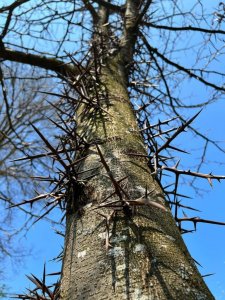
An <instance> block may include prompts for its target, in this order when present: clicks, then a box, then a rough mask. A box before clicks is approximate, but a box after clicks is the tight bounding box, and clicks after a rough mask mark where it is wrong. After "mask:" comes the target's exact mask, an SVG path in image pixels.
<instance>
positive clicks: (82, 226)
mask: <svg viewBox="0 0 225 300" xmlns="http://www.w3.org/2000/svg"><path fill="white" fill-rule="evenodd" d="M101 82H102V86H103V87H104V89H105V91H107V97H106V98H105V99H104V100H101V107H102V108H103V110H101V109H99V110H94V108H93V109H89V111H88V112H87V110H85V106H84V105H82V108H81V107H80V109H78V112H77V114H78V116H77V118H78V129H77V130H78V132H79V134H83V136H84V137H85V139H86V140H87V141H88V142H89V148H88V150H87V153H85V155H87V154H88V156H87V158H86V159H85V160H83V161H82V164H81V165H80V167H79V172H80V174H81V175H80V177H79V179H82V178H83V180H85V177H90V176H91V175H94V174H96V173H97V175H96V176H94V177H90V179H89V180H88V181H87V183H86V184H85V185H84V187H83V191H82V193H80V195H79V196H76V195H75V198H76V199H75V201H76V203H73V204H72V206H74V207H76V208H77V207H78V206H79V207H78V209H76V210H74V209H71V207H70V209H68V213H67V221H66V239H65V250H64V258H63V272H62V279H61V293H60V295H61V296H60V297H61V299H63V300H67V299H68V300H81V299H85V300H87V299H96V300H102V299H118V300H120V299H129V300H136V299H141V300H147V299H149V300H150V299H151V300H159V299H160V300H164V299H169V300H172V299H179V300H185V299H186V300H192V299H198V300H200V299H201V300H204V299H205V300H206V299H207V300H209V299H214V297H213V296H212V295H211V293H210V291H209V290H208V288H207V286H206V285H205V283H204V281H203V279H202V277H201V275H200V274H199V272H198V270H197V268H196V266H195V264H194V262H193V259H192V258H191V256H190V254H189V253H188V251H187V248H186V246H185V244H184V242H183V240H182V238H181V235H180V232H179V230H178V229H177V226H176V224H175V221H174V219H173V217H172V214H171V212H170V210H169V208H167V207H166V204H165V201H164V195H163V191H162V189H161V187H160V185H159V183H158V182H157V180H155V178H154V177H153V176H151V175H150V169H149V167H148V164H147V162H148V161H147V158H146V157H145V155H146V154H147V152H146V149H145V145H144V142H143V140H142V137H141V135H140V133H139V130H138V126H137V121H136V118H135V114H134V112H133V109H132V106H131V104H130V101H129V96H128V91H127V84H126V76H125V72H124V69H123V68H122V67H121V64H120V61H119V58H118V57H117V58H114V59H111V60H108V63H106V65H105V66H104V68H103V69H102V73H101ZM82 110H83V111H82ZM105 111H107V113H105ZM96 142H98V144H99V146H98V147H97V146H96ZM133 154H136V155H133ZM137 154H138V155H137ZM107 166H108V167H109V169H110V171H109V169H108V167H107ZM94 168H96V169H94ZM87 170H90V171H87ZM83 171H86V172H84V173H82V172H83ZM81 176H83V177H81ZM115 180H116V182H117V183H116V182H115ZM119 186H120V187H119ZM75 193H76V191H75ZM146 193H147V194H148V196H147V198H146V197H145V194H146ZM110 195H111V197H109V198H108V200H107V201H106V202H103V203H107V202H108V201H111V202H113V201H118V202H117V204H122V207H121V206H120V208H119V207H117V208H115V211H114V210H113V209H112V208H111V209H109V208H101V209H95V208H96V207H97V206H98V205H99V204H100V202H102V200H103V199H104V198H106V197H107V196H110ZM72 198H73V197H72ZM136 199H139V200H137V201H136V202H135V201H134V200H136ZM131 200H133V201H131ZM129 201H130V202H129ZM143 201H145V205H136V204H141V203H140V202H143ZM78 203H79V205H78ZM128 204H130V207H129V205H128ZM142 204H143V203H142ZM114 205H115V204H114ZM157 206H158V207H157ZM162 207H165V209H163V208H162ZM130 208H131V209H130Z"/></svg>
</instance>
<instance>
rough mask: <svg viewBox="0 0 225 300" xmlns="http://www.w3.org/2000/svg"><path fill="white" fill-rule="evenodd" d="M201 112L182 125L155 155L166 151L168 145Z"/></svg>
mask: <svg viewBox="0 0 225 300" xmlns="http://www.w3.org/2000/svg"><path fill="white" fill-rule="evenodd" d="M201 111H202V110H200V111H199V112H198V113H197V114H195V115H194V116H193V117H192V118H191V119H190V120H188V121H187V122H186V123H184V124H182V125H181V126H180V127H179V128H178V129H177V131H176V132H174V134H173V135H172V136H171V137H170V138H169V139H168V140H167V141H166V143H165V144H164V145H162V146H161V147H160V148H159V149H158V150H157V153H159V152H161V151H162V150H164V149H166V148H167V147H168V146H169V144H170V143H171V142H172V141H173V140H174V139H175V138H176V137H177V136H178V135H179V134H180V133H181V132H183V131H184V130H185V128H186V127H187V126H189V125H190V124H191V123H192V122H193V121H194V119H195V118H197V116H198V115H199V114H200V112H201Z"/></svg>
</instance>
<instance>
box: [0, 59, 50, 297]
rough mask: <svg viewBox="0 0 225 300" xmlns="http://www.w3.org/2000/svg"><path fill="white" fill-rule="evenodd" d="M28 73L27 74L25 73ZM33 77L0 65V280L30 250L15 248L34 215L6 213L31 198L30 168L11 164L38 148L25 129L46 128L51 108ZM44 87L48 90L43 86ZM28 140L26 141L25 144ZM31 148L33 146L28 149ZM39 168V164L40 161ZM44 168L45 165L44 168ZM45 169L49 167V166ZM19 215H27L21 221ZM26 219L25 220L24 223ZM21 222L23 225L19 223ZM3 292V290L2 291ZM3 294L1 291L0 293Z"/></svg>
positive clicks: (23, 70)
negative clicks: (18, 200)
mask: <svg viewBox="0 0 225 300" xmlns="http://www.w3.org/2000/svg"><path fill="white" fill-rule="evenodd" d="M28 70H29V71H28ZM31 72H32V73H33V74H35V71H34V68H33V67H30V68H27V67H26V66H23V65H18V64H15V63H13V62H10V63H8V64H7V66H6V65H3V64H2V63H1V65H0V82H1V88H0V186H1V188H0V199H1V202H0V210H1V214H0V215H1V217H0V219H1V225H0V261H1V268H0V274H1V276H0V277H1V280H2V278H4V275H6V274H5V272H3V270H4V269H5V267H3V265H4V266H6V265H7V262H9V261H10V260H11V262H15V260H16V262H17V266H18V262H19V256H21V261H22V260H23V257H24V256H25V255H27V253H28V252H29V251H27V250H26V251H23V247H22V246H21V245H20V246H18V245H16V242H15V240H16V238H18V236H19V235H20V236H21V234H24V233H25V232H26V230H24V229H25V228H26V227H28V224H29V220H31V219H32V218H33V216H34V214H35V213H34V212H33V213H31V212H30V211H27V210H26V208H24V207H20V208H19V210H20V213H19V212H17V213H15V211H14V212H13V211H12V210H9V209H8V207H9V205H10V204H12V203H13V199H14V198H15V196H16V197H17V198H18V194H20V197H21V199H23V197H29V196H31V195H33V191H31V190H30V189H29V186H30V185H32V184H33V179H32V175H34V174H35V173H33V174H31V168H30V167H27V165H24V164H23V165H22V164H20V165H19V164H18V163H17V164H16V163H13V162H12V161H13V160H15V159H16V158H18V157H20V156H21V155H25V154H26V153H27V152H28V151H29V153H32V152H33V150H32V148H33V147H39V146H40V145H38V141H35V138H32V137H31V136H30V134H31V130H30V129H29V127H28V124H29V122H32V123H33V124H38V125H39V126H40V125H41V127H42V128H43V129H46V128H49V125H47V124H46V118H47V115H48V114H49V110H50V105H49V104H46V102H45V98H46V97H43V96H42V95H41V96H40V94H37V90H38V89H40V87H43V86H44V85H45V83H44V81H43V80H41V79H39V80H35V82H34V81H32V80H30V78H26V77H30V73H31ZM46 88H48V87H47V86H46ZM25 140H27V142H25ZM31 145H32V147H30V146H31ZM39 167H40V162H39ZM43 168H44V166H43ZM48 170H50V169H49V167H48ZM21 212H23V213H24V212H26V213H27V214H30V217H29V216H27V215H26V216H25V215H24V214H23V218H22V217H21ZM25 217H26V220H25ZM18 218H20V225H19V226H20V227H19V228H18V226H16V225H15V222H16V220H17V219H18ZM23 219H24V222H23V221H22V220H23ZM2 290H3V289H2ZM2 293H3V292H2Z"/></svg>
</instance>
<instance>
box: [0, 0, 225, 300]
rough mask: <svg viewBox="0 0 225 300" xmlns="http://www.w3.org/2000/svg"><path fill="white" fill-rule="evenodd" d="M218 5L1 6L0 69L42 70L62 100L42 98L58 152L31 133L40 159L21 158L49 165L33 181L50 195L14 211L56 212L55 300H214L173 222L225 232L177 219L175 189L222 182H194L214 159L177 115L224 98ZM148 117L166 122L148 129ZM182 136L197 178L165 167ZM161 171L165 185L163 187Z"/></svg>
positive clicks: (71, 3) (176, 166)
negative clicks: (60, 231)
mask: <svg viewBox="0 0 225 300" xmlns="http://www.w3.org/2000/svg"><path fill="white" fill-rule="evenodd" d="M217 5H218V6H217V7H216V8H215V9H214V11H211V12H210V11H208V7H207V6H206V4H204V3H202V2H201V1H191V2H189V3H188V4H187V3H186V2H185V3H184V1H151V0H149V1H136V0H135V1H134V0H127V1H126V2H125V3H117V2H116V1H115V2H106V1H104V0H101V1H100V0H97V1H93V2H92V1H90V2H89V1H86V0H84V1H80V2H77V3H76V2H74V1H67V2H66V3H65V2H64V1H44V0H42V1H41V0H40V1H29V0H22V1H13V2H11V3H10V4H8V3H5V6H2V8H0V13H1V14H2V16H3V18H2V24H1V25H2V34H1V58H2V60H3V61H14V62H18V63H23V64H29V65H32V66H36V67H39V68H44V69H46V70H48V71H49V72H50V74H52V73H51V72H55V73H56V74H57V75H58V76H59V78H61V79H62V82H63V84H62V85H61V86H60V87H58V90H59V89H60V88H61V90H62V95H59V92H58V90H56V92H51V93H49V92H47V94H49V95H51V96H57V95H58V97H60V99H59V101H58V105H55V104H54V106H55V107H56V110H57V111H58V112H60V114H59V118H60V121H58V122H57V123H55V125H57V126H58V127H59V128H60V129H61V130H62V131H64V133H65V134H64V136H63V137H61V138H60V143H59V146H58V147H56V146H55V145H53V144H52V143H51V142H50V141H49V138H48V137H46V135H44V134H43V133H42V132H41V131H40V130H39V129H38V128H37V127H36V126H34V125H32V127H33V129H34V130H35V132H36V134H37V135H38V136H39V137H40V138H41V139H42V141H43V142H44V144H45V146H46V147H47V148H48V150H47V152H44V153H41V154H35V155H30V154H29V155H28V156H26V157H25V158H24V159H27V158H29V159H31V160H32V161H33V160H34V159H35V158H37V157H38V158H40V157H41V156H44V157H46V156H50V157H51V158H52V159H53V161H55V163H56V166H57V168H58V175H57V176H54V177H53V178H49V177H47V178H39V179H41V180H43V179H46V180H47V181H48V182H49V181H50V182H51V184H52V185H53V186H54V187H52V186H51V189H50V192H49V193H45V194H41V195H38V196H37V197H35V198H32V199H31V200H27V201H23V202H22V203H17V204H14V205H13V206H20V205H21V204H33V203H34V202H35V201H39V200H42V199H45V200H46V201H47V202H46V204H45V207H46V208H47V210H46V212H45V213H44V214H43V215H42V217H44V216H45V215H46V214H47V213H48V212H50V211H51V210H52V209H53V208H54V207H56V206H57V205H59V206H60V208H61V209H62V210H65V211H66V232H65V249H64V253H63V270H62V278H61V287H60V297H61V299H69V298H70V299H82V298H83V299H105V298H106V297H107V298H111V299H123V298H125V299H137V298H143V299H144V298H146V299H147V298H149V297H151V298H152V299H200V298H201V299H213V296H212V295H211V293H210V291H209V290H208V288H207V287H206V285H205V284H204V281H203V280H202V278H201V276H200V274H199V273H198V271H197V268H196V267H195V264H194V261H193V259H192V258H191V257H190V255H189V253H188V251H187V249H186V247H185V245H184V243H183V241H182V239H181V236H180V232H181V233H186V232H187V231H188V230H186V229H185V228H184V227H183V223H184V222H192V223H193V224H194V227H196V224H197V223H199V222H204V223H213V224H220V225H224V223H220V222H216V221H211V220H204V219H201V218H197V217H191V218H189V217H188V216H187V215H186V213H185V215H184V217H181V216H180V214H179V211H178V209H179V207H183V208H186V209H193V208H190V207H187V206H185V207H184V205H183V204H182V203H181V202H180V197H182V195H180V194H179V192H178V190H177V188H178V183H179V180H180V178H181V176H194V177H200V178H204V179H207V180H208V181H209V183H210V185H211V184H212V180H214V179H218V180H220V179H223V178H224V177H223V176H215V175H213V174H211V173H209V174H203V173H199V171H200V168H201V166H202V163H203V161H204V156H205V153H206V151H207V146H208V145H209V144H212V145H213V146H215V147H216V148H217V149H218V150H221V151H224V150H223V148H222V147H221V146H220V145H219V144H218V143H216V142H214V141H212V140H211V139H210V138H208V137H207V136H205V135H203V134H202V133H201V132H199V131H197V130H196V129H194V128H193V127H192V122H193V121H194V119H195V117H197V115H198V113H196V114H195V115H194V117H190V118H189V119H188V121H185V118H184V117H183V116H182V111H183V109H184V108H198V109H199V107H204V106H205V105H206V104H209V103H212V102H213V101H215V100H216V99H217V98H219V97H222V94H223V92H224V87H223V76H224V73H223V71H222V70H221V66H220V64H218V65H217V64H216V63H215V58H216V59H217V61H219V60H220V59H221V57H222V55H223V47H224V45H223V44H224V43H223V35H224V33H225V31H224V30H223V15H224V5H223V3H217ZM78 29H79V30H78ZM181 51H182V54H183V53H184V52H185V54H186V56H185V58H186V59H185V61H184V58H182V57H183V56H181V55H180V52H181ZM212 67H213V68H212ZM189 81H190V82H189ZM188 82H189V83H190V86H191V87H192V88H193V89H198V88H201V87H202V85H205V86H206V87H207V89H208V90H207V95H209V97H208V98H207V100H205V101H203V102H200V101H196V102H197V103H191V104H187V103H186V99H185V98H186V97H185V98H184V95H183V92H182V88H183V87H184V86H185V85H186V84H187V83H188ZM42 92H43V91H42ZM195 97H196V96H195ZM159 114H160V117H161V118H164V116H166V117H167V118H168V116H169V119H166V120H164V121H159V122H157V123H156V124H154V120H155V118H158V116H159ZM171 114H173V116H174V117H172V118H171ZM53 122H55V121H54V120H53ZM177 122H178V123H179V124H180V125H177ZM173 124H174V125H173ZM168 125H169V126H172V125H173V127H170V128H169V129H168V127H166V126H168ZM187 128H189V129H191V130H192V131H193V132H194V134H196V135H198V136H199V137H200V138H201V139H202V141H203V143H204V151H203V156H202V161H201V163H200V165H199V166H198V168H197V172H194V171H190V170H187V171H185V170H182V169H179V161H178V162H177V161H176V162H174V159H173V156H174V154H173V151H176V152H177V151H178V152H184V150H182V149H180V148H178V147H177V146H175V145H174V143H173V142H174V139H175V138H176V137H177V136H178V135H180V134H181V133H182V132H183V131H185V130H186V129H187ZM59 166H60V167H59ZM167 172H170V173H172V174H173V175H174V176H175V181H174V183H173V185H172V186H171V185H169V184H171V183H167V182H166V181H165V180H164V179H163V178H162V176H163V174H166V173H167ZM192 184H193V182H192ZM168 185H169V186H168ZM170 208H171V209H172V211H174V219H175V221H174V219H173V218H172V214H171V212H170ZM176 225H178V227H177V226H176ZM179 230H180V232H179ZM104 244H105V246H106V247H104ZM105 248H106V249H105ZM33 281H34V282H35V283H36V285H37V286H38V285H39V288H41V289H42V292H43V293H44V294H46V293H47V289H45V288H43V285H41V284H40V282H38V281H37V279H36V278H33ZM111 286H113V289H111ZM35 293H36V291H35V292H34V295H35ZM48 294H49V297H51V296H50V295H51V292H50V291H49V290H48ZM58 295H59V293H58V286H57V288H56V289H55V293H54V297H55V298H57V297H58ZM21 297H23V296H21Z"/></svg>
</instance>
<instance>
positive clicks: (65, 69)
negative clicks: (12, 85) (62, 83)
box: [0, 48, 78, 76]
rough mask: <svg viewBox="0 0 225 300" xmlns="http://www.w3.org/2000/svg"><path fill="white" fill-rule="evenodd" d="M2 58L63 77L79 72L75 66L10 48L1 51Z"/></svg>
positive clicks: (0, 56)
mask: <svg viewBox="0 0 225 300" xmlns="http://www.w3.org/2000/svg"><path fill="white" fill-rule="evenodd" d="M0 58H1V59H3V60H9V61H14V62H18V63H23V64H28V65H31V66H35V67H39V68H43V69H45V70H49V71H53V72H56V73H57V74H60V75H63V76H68V74H71V73H72V74H76V73H77V71H78V70H77V68H75V67H74V66H72V65H70V64H67V63H65V62H63V61H60V60H57V59H55V58H49V57H46V56H41V55H36V54H31V53H24V52H21V51H16V50H12V49H9V48H2V49H0Z"/></svg>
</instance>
